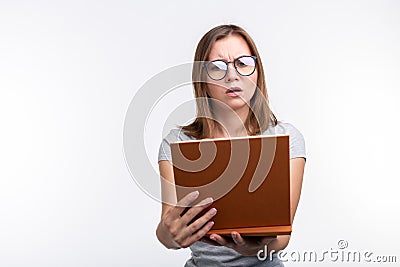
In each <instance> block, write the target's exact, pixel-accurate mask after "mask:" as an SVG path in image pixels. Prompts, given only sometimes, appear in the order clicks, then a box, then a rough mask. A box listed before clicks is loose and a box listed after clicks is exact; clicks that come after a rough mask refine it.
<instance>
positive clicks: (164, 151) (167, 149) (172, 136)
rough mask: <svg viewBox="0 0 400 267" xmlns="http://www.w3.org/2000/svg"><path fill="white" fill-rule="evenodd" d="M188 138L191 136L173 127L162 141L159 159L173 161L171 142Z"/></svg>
mask: <svg viewBox="0 0 400 267" xmlns="http://www.w3.org/2000/svg"><path fill="white" fill-rule="evenodd" d="M188 139H190V137H188V136H187V135H185V134H184V133H183V132H182V130H181V129H172V130H171V131H170V132H169V133H168V134H167V136H166V137H164V138H163V140H162V141H161V145H160V148H159V150H158V161H161V160H168V161H169V162H172V156H171V146H170V144H171V143H172V142H178V141H184V140H188Z"/></svg>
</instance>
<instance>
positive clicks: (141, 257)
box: [0, 0, 400, 267]
mask: <svg viewBox="0 0 400 267" xmlns="http://www.w3.org/2000/svg"><path fill="white" fill-rule="evenodd" d="M399 14H400V2H399V1H394V0H393V1H387V0H377V1H344V0H339V1H338V0H336V1H317V0H315V1H262V2H261V1H260V2H259V3H250V2H245V1H218V2H217V1H196V2H192V1H182V2H173V1H160V2H155V1H141V2H140V3H137V2H134V1H64V2H62V1H35V2H33V1H4V0H3V1H1V2H0V90H1V91H0V123H1V124H0V125H1V126H0V127H1V128H0V129H1V131H0V266H41V267H44V266H182V265H183V263H184V261H185V259H186V258H187V257H188V256H189V253H190V252H189V251H188V250H181V251H169V250H166V249H165V248H164V247H162V246H161V245H160V244H159V243H158V241H157V239H156V237H155V228H156V225H157V223H158V220H159V214H160V204H159V203H157V202H156V201H154V200H152V199H151V198H149V197H148V196H147V195H146V194H144V193H143V192H142V191H141V190H140V189H139V188H138V186H137V185H136V184H135V182H134V180H133V178H132V177H131V176H130V175H129V172H128V170H127V168H126V166H125V162H124V156H123V148H122V130H123V123H124V117H125V112H126V110H127V108H128V106H129V103H130V101H131V99H132V98H133V96H134V95H135V92H136V91H137V90H139V88H140V87H141V86H142V85H143V84H144V83H145V82H146V81H147V80H148V79H150V78H151V77H152V76H154V75H156V74H157V73H158V72H160V71H162V70H164V69H166V68H168V67H171V66H174V65H177V64H181V63H186V62H190V61H191V60H192V58H193V56H194V50H195V47H196V45H197V42H198V41H199V40H200V38H201V36H202V35H203V34H204V33H205V32H207V31H208V30H209V29H211V28H212V27H214V26H216V25H219V24H222V23H235V24H238V25H240V26H242V27H244V28H245V29H246V30H247V31H248V32H249V33H250V35H251V36H252V37H253V38H254V40H255V42H256V44H257V45H258V49H259V51H260V54H261V57H262V60H263V63H264V65H265V71H266V74H267V85H268V92H269V95H270V101H271V104H272V107H273V110H274V112H275V113H276V115H277V116H278V119H280V120H285V121H288V122H290V123H292V124H293V125H295V126H296V127H297V128H298V129H299V130H300V131H301V132H302V133H303V135H304V137H305V140H306V148H307V164H306V171H305V176H304V187H303V192H302V197H301V202H300V205H299V208H298V212H297V216H296V219H295V225H294V232H293V235H292V239H291V242H290V245H289V247H288V248H287V251H289V252H290V251H294V250H298V251H304V250H315V251H317V252H318V253H321V254H322V252H323V251H325V250H329V249H330V248H333V249H337V242H338V240H340V239H344V240H346V241H348V243H349V249H351V250H361V251H363V250H370V251H372V252H374V255H378V254H380V255H397V257H398V261H400V254H399V251H400V245H399V240H400V232H399V231H398V226H399V224H400V216H399V214H398V203H399V201H400V197H399V192H398V191H399V182H398V180H399V178H400V177H399V168H398V158H399V157H398V152H399V151H400V142H399V135H400V127H399V126H398V123H399V122H398V121H399V120H398V115H400V107H399V100H400V93H399V89H400V78H399V74H400V50H399V47H400V16H399ZM188 90H190V88H188ZM188 96H189V97H190V94H188ZM167 99H168V98H167ZM169 99H170V100H168V101H169V102H167V103H169V106H171V105H175V104H176V103H175V101H174V100H173V98H169ZM157 112H163V111H162V107H159V108H158V109H157ZM152 115H153V117H154V118H157V117H156V115H154V114H152ZM156 122H157V121H156ZM163 123H164V122H163V121H162V120H161V119H159V121H158V123H154V121H153V123H152V124H149V125H151V127H153V128H150V131H153V133H156V135H155V136H157V138H154V139H153V143H151V142H150V144H149V151H148V153H149V156H150V160H151V161H152V164H153V165H155V164H156V157H157V151H156V150H157V147H158V145H159V142H160V141H161V135H162V134H161V131H162V124H163ZM148 130H149V129H148ZM146 143H148V141H146ZM142 156H143V155H138V157H142ZM149 171H150V170H149ZM396 253H397V254H396ZM332 264H333V263H332ZM332 264H329V261H326V262H325V264H318V266H324V265H330V266H331V265H332ZM286 265H287V266H298V265H301V266H306V265H309V264H307V263H306V264H298V263H287V264H286ZM339 265H341V264H340V263H336V264H333V266H339ZM362 265H363V264H354V266H362ZM348 266H351V265H350V264H349V265H348ZM370 266H373V264H370ZM385 266H395V264H387V265H385Z"/></svg>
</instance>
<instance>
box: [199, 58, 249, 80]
mask: <svg viewBox="0 0 400 267" xmlns="http://www.w3.org/2000/svg"><path fill="white" fill-rule="evenodd" d="M243 57H251V58H253V59H254V70H253V71H252V72H251V73H250V74H247V75H243V74H241V73H240V72H239V71H238V69H237V66H236V62H238V60H239V59H241V58H243ZM216 61H222V62H224V63H225V64H226V71H225V75H224V76H223V77H222V78H220V79H214V78H213V77H211V75H210V73H209V72H208V65H210V64H211V63H213V62H216ZM229 63H233V66H234V67H235V70H236V72H237V73H238V74H239V75H240V76H250V75H252V74H253V73H254V72H255V71H256V68H257V57H256V56H246V55H243V56H240V57H238V58H236V59H234V60H233V61H225V60H223V59H216V60H213V61H207V62H206V63H205V64H204V68H205V69H206V72H207V75H208V77H210V79H211V80H214V81H220V80H222V79H224V78H225V77H226V75H227V74H228V70H229Z"/></svg>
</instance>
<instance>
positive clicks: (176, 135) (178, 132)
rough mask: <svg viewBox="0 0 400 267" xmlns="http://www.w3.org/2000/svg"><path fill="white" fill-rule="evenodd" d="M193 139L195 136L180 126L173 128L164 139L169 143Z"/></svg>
mask: <svg viewBox="0 0 400 267" xmlns="http://www.w3.org/2000/svg"><path fill="white" fill-rule="evenodd" d="M192 139H193V137H191V136H189V135H187V134H185V132H184V131H183V129H182V128H180V127H179V128H173V129H171V130H170V131H169V133H168V134H167V135H166V136H165V137H164V139H163V140H164V141H166V142H168V143H172V142H179V141H187V140H192Z"/></svg>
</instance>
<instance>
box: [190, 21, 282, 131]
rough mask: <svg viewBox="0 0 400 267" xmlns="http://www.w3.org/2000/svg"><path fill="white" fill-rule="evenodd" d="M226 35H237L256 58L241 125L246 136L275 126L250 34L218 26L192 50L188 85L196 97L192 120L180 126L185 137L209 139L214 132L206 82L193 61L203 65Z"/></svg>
mask: <svg viewBox="0 0 400 267" xmlns="http://www.w3.org/2000/svg"><path fill="white" fill-rule="evenodd" d="M230 35H239V36H241V37H242V38H243V39H244V40H245V41H246V43H247V45H248V46H249V48H250V51H251V53H252V55H254V56H256V57H257V64H256V68H257V72H258V78H257V88H256V91H255V93H254V95H253V97H252V98H251V100H250V108H249V115H248V116H247V119H246V121H245V122H244V126H245V127H246V130H247V132H248V134H249V135H257V134H260V133H262V132H263V131H265V130H266V129H268V127H269V125H270V123H271V124H272V125H273V126H276V125H277V124H278V120H277V119H276V117H275V115H274V113H273V112H272V111H271V109H270V107H269V102H268V94H267V87H266V83H265V74H264V69H263V65H262V62H261V58H260V55H259V53H258V50H257V48H256V45H255V43H254V41H253V39H252V38H251V37H250V35H249V34H248V33H247V32H246V31H245V30H244V29H242V28H241V27H239V26H236V25H232V24H230V25H220V26H217V27H215V28H213V29H211V30H210V31H208V32H207V33H206V34H205V35H204V36H203V37H202V38H201V40H200V42H199V44H198V45H197V48H196V53H195V56H194V62H195V64H194V65H193V69H192V83H193V88H194V94H195V98H196V112H197V114H196V119H195V120H194V121H193V122H192V123H191V124H189V125H186V126H183V127H182V129H183V131H184V133H185V134H187V135H190V136H192V137H194V138H196V139H203V138H212V137H214V133H215V130H216V129H217V127H218V126H217V122H216V121H215V120H213V119H212V118H213V115H212V110H211V106H210V103H209V101H204V99H208V97H209V96H208V95H207V92H206V88H207V87H206V86H207V83H206V82H204V78H203V77H204V75H205V74H204V71H203V69H204V68H202V64H196V62H204V61H207V60H208V57H209V54H210V51H211V47H212V46H213V44H214V43H215V42H216V41H218V40H221V39H224V38H226V37H228V36H230ZM202 78H203V79H202Z"/></svg>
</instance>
